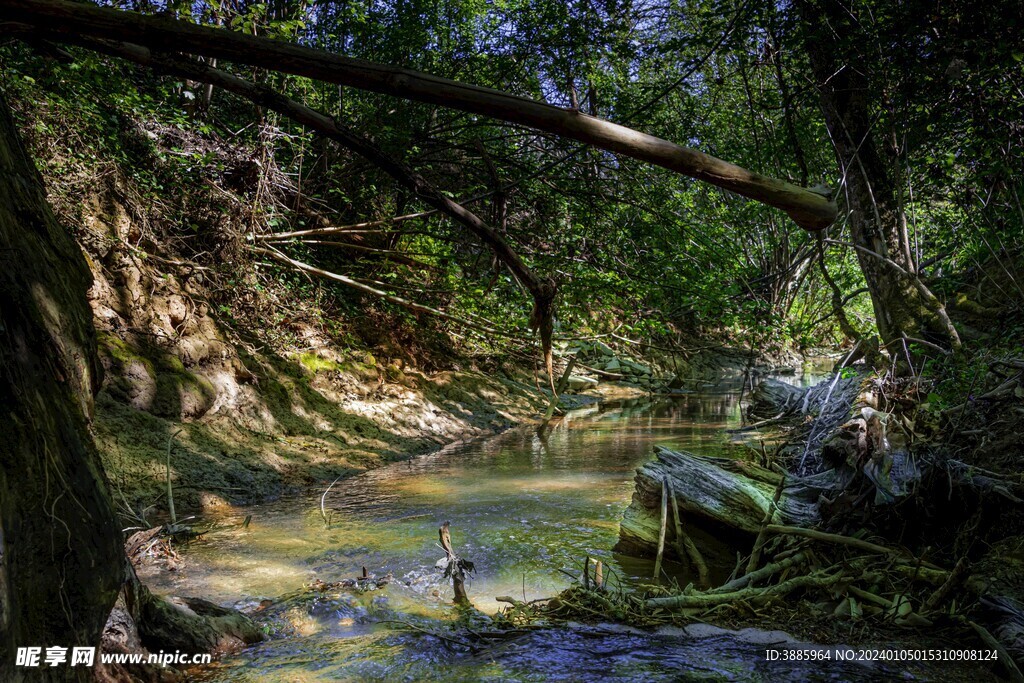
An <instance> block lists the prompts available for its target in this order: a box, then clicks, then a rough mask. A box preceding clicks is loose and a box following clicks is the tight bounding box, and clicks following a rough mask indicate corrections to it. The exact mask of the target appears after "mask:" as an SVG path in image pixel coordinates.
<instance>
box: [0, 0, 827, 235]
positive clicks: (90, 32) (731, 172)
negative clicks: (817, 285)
mask: <svg viewBox="0 0 1024 683" xmlns="http://www.w3.org/2000/svg"><path fill="white" fill-rule="evenodd" d="M0 20H5V21H9V22H14V24H16V25H19V24H20V25H24V26H27V27H31V29H32V30H33V31H34V32H35V33H36V34H37V35H39V36H41V37H46V38H49V39H52V40H59V41H66V42H74V41H75V38H76V37H82V36H89V37H92V38H101V39H106V40H116V41H125V42H130V43H134V44H136V45H141V46H144V47H146V48H148V49H151V50H154V51H157V52H160V53H170V54H176V53H181V52H188V53H192V54H196V55H202V56H205V57H215V58H219V59H226V60H231V61H234V62H237V63H239V64H250V65H253V66H260V67H263V68H266V69H270V70H272V71H280V72H283V73H291V74H295V75H298V76H305V77H307V78H312V79H315V80H320V81H325V82H328V83H337V84H339V85H348V86H352V87H354V88H360V89H362V90H370V91H373V92H379V93H384V94H388V95H394V96H396V97H401V98H404V99H409V100H414V101H417V102H426V103H428V104H437V105H440V106H443V107H450V108H453V109H458V110H460V111H466V112H469V113H473V114H482V115H484V116H490V117H494V118H497V119H499V120H504V121H509V122H512V123H518V124H521V125H524V126H529V127H531V128H535V129H537V130H542V131H545V132H548V133H553V134H555V135H560V136H562V137H567V138H571V139H573V140H578V141H580V142H583V143H586V144H588V145H593V146H595V147H599V148H601V149H605V150H608V151H611V152H615V153H617V154H623V155H625V156H628V157H632V158H634V159H640V160H642V161H646V162H648V163H652V164H656V165H658V166H662V167H664V168H668V169H670V170H673V171H676V172H677V173H682V174H685V175H688V176H691V177H693V178H697V179H698V180H702V181H705V182H708V183H711V184H712V185H716V186H718V187H721V188H724V189H726V190H730V191H732V192H735V193H737V194H741V195H743V196H745V197H750V198H751V199H755V200H757V201H760V202H763V203H765V204H768V205H770V206H774V207H777V208H779V209H782V210H783V211H785V212H786V213H787V214H789V216H790V217H791V218H792V219H793V220H794V221H796V223H797V224H798V225H800V226H801V227H802V228H805V229H807V230H820V229H822V228H825V227H827V226H828V225H830V224H831V223H832V222H833V221H834V220H835V217H836V206H835V204H834V203H832V202H830V201H829V200H828V199H827V198H826V197H825V196H823V195H822V194H820V193H816V192H812V191H810V190H807V189H804V188H801V187H797V186H796V185H793V184H792V183H788V182H786V181H783V180H778V179H775V178H769V177H767V176H763V175H760V174H758V173H753V172H751V171H748V170H746V169H744V168H740V167H739V166H736V165H735V164H730V163H728V162H726V161H722V160H721V159H716V158H715V157H713V156H710V155H707V154H704V153H702V152H698V151H696V150H693V149H688V148H686V147H682V146H680V145H676V144H674V143H671V142H668V141H667V140H662V139H660V138H656V137H654V136H653V135H647V134H645V133H641V132H639V131H636V130H632V129H630V128H627V127H625V126H620V125H618V124H615V123H612V122H611V121H605V120H603V119H599V118H596V117H593V116H588V115H586V114H583V113H582V112H579V111H573V110H569V109H562V108H561V107H555V106H552V105H549V104H545V103H543V102H537V101H536V100H531V99H528V98H525V97H517V96H515V95H509V94H508V93H504V92H501V91H499V90H494V89H492V88H483V87H480V86H475V85H469V84H466V83H459V82H457V81H452V80H448V79H446V78H441V77H438V76H433V75H430V74H425V73H420V72H416V71H411V70H409V69H402V68H398V67H392V66H385V65H382V64H375V63H373V62H367V61H363V60H359V59H352V58H350V57H343V56H341V55H335V54H331V53H329V52H324V51H322V50H315V49H313V48H309V47H305V46H303V45H295V44H290V43H285V42H281V41H276V40H268V39H266V38H259V37H256V36H249V35H244V34H241V33H236V32H234V31H225V30H218V29H214V28H210V27H207V26H198V25H195V24H190V23H188V22H185V21H179V20H176V19H174V18H172V17H169V16H157V17H155V16H145V15H140V14H133V13H130V12H123V11H120V10H114V9H110V8H106V7H95V6H90V5H87V4H82V3H74V2H64V1H63V0H0Z"/></svg>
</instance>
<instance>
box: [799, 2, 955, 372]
mask: <svg viewBox="0 0 1024 683" xmlns="http://www.w3.org/2000/svg"><path fill="white" fill-rule="evenodd" d="M798 6H799V9H800V13H801V18H802V21H803V24H804V31H805V35H804V39H805V44H806V50H807V54H808V57H809V59H810V63H811V69H812V71H813V75H814V78H815V80H816V82H817V84H818V91H819V95H820V99H821V111H822V114H823V116H824V120H825V125H826V126H827V127H828V131H829V135H830V136H831V138H832V143H833V146H834V148H835V154H836V160H837V161H838V162H839V166H840V168H841V169H842V171H843V177H844V183H843V188H844V190H845V193H844V196H845V200H846V208H847V211H848V212H849V225H850V234H851V236H852V238H853V243H854V246H855V248H856V250H857V259H858V261H859V262H860V266H861V270H862V271H863V273H864V279H865V281H866V283H867V286H868V291H869V293H870V295H871V302H872V304H873V307H874V311H875V321H876V324H877V326H878V332H879V335H880V336H881V337H882V339H883V341H884V342H885V344H891V346H890V347H889V351H890V353H897V352H899V351H900V348H899V347H898V346H897V343H901V342H900V340H903V339H905V338H917V339H925V340H927V341H931V342H934V343H937V344H942V345H945V346H949V347H952V348H958V347H959V346H960V340H959V337H958V336H957V333H956V330H955V329H954V328H953V326H952V324H951V323H950V321H949V318H948V316H947V315H946V312H945V309H944V308H943V306H942V304H941V303H940V302H939V301H938V299H936V298H935V296H934V295H933V294H932V293H931V292H930V291H928V289H927V287H925V285H924V284H923V283H922V282H921V280H920V278H919V277H918V276H917V274H916V267H915V264H914V263H913V262H912V261H911V256H910V249H909V248H908V246H907V245H906V244H905V242H906V233H905V231H904V230H902V222H901V212H900V200H899V197H900V194H899V193H900V189H899V187H898V186H897V184H896V182H895V181H894V179H893V175H892V169H891V168H890V164H888V163H887V162H886V160H885V159H884V158H883V156H882V154H881V149H880V147H879V143H878V140H877V135H876V134H875V132H874V131H873V126H874V124H875V121H874V118H873V115H872V102H871V99H870V98H871V92H872V90H871V86H872V84H871V83H870V82H869V79H868V77H867V75H866V74H865V67H864V66H863V65H864V64H865V63H866V59H865V57H864V56H863V55H861V54H859V49H860V47H861V46H862V45H863V44H864V43H863V42H860V41H858V36H859V35H860V34H861V33H862V32H861V31H860V29H859V28H858V24H857V18H856V15H855V13H854V12H852V11H850V10H848V9H847V8H845V7H844V6H843V5H842V4H841V2H840V1H839V0H823V1H816V0H801V2H800V3H799V5H798ZM894 342H895V343H894Z"/></svg>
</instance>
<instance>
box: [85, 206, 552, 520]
mask: <svg viewBox="0 0 1024 683" xmlns="http://www.w3.org/2000/svg"><path fill="white" fill-rule="evenodd" d="M139 220H140V219H139V218H138V216H137V215H135V213H134V212H133V211H132V210H131V208H130V207H128V206H126V205H125V204H123V203H122V202H120V201H119V200H118V199H117V198H116V197H115V196H114V195H113V194H104V195H103V196H102V197H101V198H97V199H94V200H92V201H91V202H90V203H88V204H87V215H86V216H85V219H84V221H83V225H84V228H83V230H82V232H81V234H80V235H79V236H78V237H79V243H80V244H81V246H82V247H83V249H84V250H85V252H86V254H87V256H88V260H89V264H90V268H91V270H92V274H93V278H94V284H93V286H92V288H91V290H90V293H89V298H90V303H91V305H92V310H93V316H94V321H95V324H96V327H97V330H98V342H99V344H98V346H99V349H100V355H101V359H102V361H103V366H104V371H105V372H104V381H103V387H102V390H101V391H100V393H99V395H98V397H97V399H96V419H95V423H94V431H95V437H96V443H97V445H98V447H99V450H100V453H101V454H102V457H103V462H104V466H105V469H106V472H107V474H108V477H109V479H110V482H111V488H112V490H113V495H114V499H115V501H116V502H117V504H118V506H119V508H120V512H122V513H123V514H125V515H127V516H136V517H141V516H143V513H144V512H145V513H146V514H151V510H152V508H154V507H156V508H160V507H163V506H164V505H165V504H166V501H165V498H166V490H167V486H166V479H167V476H168V469H169V471H170V478H171V482H172V485H173V490H174V498H175V504H176V506H177V508H178V509H179V510H182V509H195V508H201V507H209V506H216V505H221V504H226V503H241V502H253V501H256V500H261V499H266V498H269V497H273V496H276V495H279V494H280V493H281V492H282V491H285V490H287V489H289V488H294V487H301V486H303V485H309V484H312V483H314V482H318V481H323V480H330V479H334V478H336V477H339V476H344V475H347V474H352V473H356V472H360V471H363V470H366V469H368V468H371V467H376V466H379V465H381V464H383V463H386V462H389V461H393V460H397V459H402V458H407V457H410V456H411V455H414V454H418V453H424V452H427V451H430V450H433V449H436V448H438V447H439V446H441V445H444V444H447V443H451V442H453V441H458V440H463V439H467V438H472V437H477V436H481V435H484V434H488V433H493V432H495V431H499V430H501V429H504V428H506V427H508V426H510V425H512V424H514V423H517V422H520V421H522V420H524V419H527V418H529V417H530V416H534V415H537V414H538V413H541V412H543V407H544V406H545V405H546V401H547V399H546V398H545V397H544V396H543V395H542V394H541V393H540V392H538V391H536V390H535V389H534V388H533V387H531V386H530V380H529V378H528V377H519V378H518V379H519V380H521V381H512V379H511V378H509V377H506V376H505V375H503V374H502V373H500V372H492V373H488V374H485V373H484V372H481V371H477V370H475V369H472V368H470V369H462V370H449V371H443V372H427V371H426V370H425V369H422V368H419V367H416V357H415V354H414V353H410V352H409V350H408V349H403V348H401V347H396V346H395V344H394V343H388V342H384V343H381V344H380V345H378V347H375V348H370V347H368V346H367V345H365V344H360V343H358V342H357V341H355V342H354V341H351V340H350V342H349V343H348V344H345V343H341V342H339V339H338V337H337V335H335V334H332V333H331V331H330V330H329V329H328V327H329V325H328V324H327V322H325V321H324V320H323V319H322V314H321V313H320V312H318V311H314V310H309V311H306V312H305V313H306V315H301V314H291V315H285V314H279V313H276V312H268V311H267V310H264V309H269V307H267V306H262V307H261V306H259V305H254V306H253V309H254V310H255V313H252V314H251V315H250V316H249V317H247V318H245V319H239V318H238V317H235V316H234V315H233V311H232V309H229V308H228V307H226V306H223V305H215V304H214V303H213V302H214V301H215V300H216V299H215V297H214V296H213V293H212V292H211V288H212V287H213V284H212V283H213V281H214V280H213V278H212V276H210V275H209V274H208V271H209V268H205V267H202V266H199V265H197V264H195V263H192V262H189V261H183V260H176V259H173V258H168V257H166V256H159V255H156V252H158V250H157V247H156V245H153V244H147V243H146V240H145V239H144V238H143V233H142V231H141V230H140V227H139ZM151 252H153V253H151ZM268 296H270V295H268ZM318 316H320V317H319V318H318ZM452 365H453V366H456V367H457V364H456V363H453V364H452ZM168 462H169V465H168Z"/></svg>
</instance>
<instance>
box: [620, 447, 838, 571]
mask: <svg viewBox="0 0 1024 683" xmlns="http://www.w3.org/2000/svg"><path fill="white" fill-rule="evenodd" d="M666 478H668V479H669V480H671V488H672V492H673V494H674V496H675V500H676V504H677V505H678V506H679V510H680V512H681V514H682V516H683V518H684V520H685V522H686V525H685V526H686V530H687V533H691V532H692V533H697V535H698V536H699V537H700V538H699V541H698V544H700V541H704V542H705V543H706V542H707V541H709V540H717V541H718V543H717V544H716V545H717V546H719V547H716V548H712V551H713V552H716V554H718V555H722V554H723V548H721V547H720V546H721V545H722V544H723V543H724V544H725V545H726V546H731V545H733V544H734V543H738V544H741V545H743V548H744V549H745V550H749V549H750V548H749V546H750V541H751V540H752V537H753V535H754V534H756V533H757V532H758V530H759V529H760V527H761V522H762V521H763V520H764V517H765V514H766V513H767V511H768V506H769V505H770V504H771V501H772V497H773V496H774V494H775V489H776V488H778V485H779V481H780V480H781V475H780V474H778V473H776V472H772V471H771V470H767V469H765V468H763V467H760V466H758V465H755V464H753V463H750V462H746V461H743V460H735V459H729V458H704V457H701V456H698V455H694V454H692V453H686V452H684V451H682V452H681V451H672V450H669V449H667V448H663V447H660V446H656V447H655V459H654V460H652V461H651V462H649V463H647V464H646V465H644V466H643V467H641V468H640V469H639V470H637V474H636V478H635V481H636V489H635V491H634V492H633V500H632V502H631V503H630V505H629V507H628V508H627V509H626V512H625V514H624V516H623V519H622V524H621V526H620V530H619V542H618V544H617V545H616V550H619V551H621V552H626V553H630V554H636V555H650V554H652V550H653V548H656V547H657V542H658V533H659V530H660V528H661V488H662V485H663V484H662V482H664V481H665V480H666ZM822 486H825V484H823V485H822ZM820 491H821V487H814V486H808V485H807V482H806V481H805V480H801V481H798V482H795V483H794V484H793V485H790V486H786V487H785V488H783V491H782V496H781V498H780V499H779V509H778V512H777V513H776V515H775V521H776V523H779V524H788V525H793V526H810V525H812V524H814V523H816V522H817V521H818V511H817V505H816V503H817V497H818V494H819V493H820ZM669 530H670V531H671V530H672V526H671V525H669ZM708 536H710V537H711V538H710V539H709V538H708ZM673 537H674V532H673V533H671V534H670V536H669V540H670V541H672V542H670V543H668V544H666V548H667V550H666V552H667V553H668V554H670V555H674V556H676V557H678V553H677V552H676V551H675V550H674V548H675V546H676V544H675V543H674V538H673ZM706 548H707V546H706V545H702V547H701V551H702V552H703V551H704V550H705V549H706ZM725 554H726V555H727V556H728V555H732V553H731V552H728V553H725ZM731 561H735V556H734V555H733V556H732V558H731ZM712 562H713V560H712Z"/></svg>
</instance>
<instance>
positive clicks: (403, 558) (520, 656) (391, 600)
mask: <svg viewBox="0 0 1024 683" xmlns="http://www.w3.org/2000/svg"><path fill="white" fill-rule="evenodd" d="M739 389H740V386H739V385H738V384H731V385H724V386H719V387H709V388H705V390H703V391H702V392H701V393H694V394H687V395H681V396H676V397H673V398H670V399H663V400H658V401H656V402H653V403H652V402H651V401H648V400H636V401H624V402H621V403H617V404H613V405H605V406H602V407H600V408H597V407H590V408H588V409H585V410H583V411H577V412H574V413H570V414H569V415H567V416H566V417H564V418H563V419H561V420H558V421H556V422H554V423H552V425H551V429H550V431H549V432H548V433H546V435H544V437H543V438H542V437H541V436H539V435H538V433H537V431H536V429H535V428H532V427H523V428H517V429H513V430H510V431H508V432H506V433H504V434H501V435H499V436H496V437H494V438H490V439H487V440H484V441H479V442H475V443H471V444H467V445H461V446H457V447H453V448H449V449H446V450H444V451H442V452H440V453H437V454H435V455H432V456H427V457H420V458H415V459H413V460H410V461H408V462H405V463H399V464H396V465H393V466H390V467H386V468H382V469H379V470H374V471H371V472H367V473H365V474H363V475H360V476H358V477H354V478H352V479H349V480H346V481H342V482H338V483H337V485H336V486H334V488H333V489H332V490H331V492H330V494H329V495H328V496H327V498H326V499H325V501H324V503H325V508H326V509H327V511H328V514H329V520H330V524H329V526H328V525H325V524H324V521H323V519H322V518H321V512H320V492H310V493H309V494H307V495H300V496H292V497H289V498H287V499H282V500H279V501H277V502H274V503H270V504H265V505H259V506H251V507H247V508H236V509H232V510H231V511H230V512H228V513H225V515H224V517H223V519H221V520H220V521H221V522H223V523H230V522H232V521H241V520H242V519H244V518H245V516H246V515H250V514H251V515H252V522H251V523H250V524H249V525H248V527H246V528H241V527H239V528H234V529H229V530H224V531H220V532H216V533H212V534H210V535H208V536H207V537H206V539H205V540H203V541H201V542H198V543H195V544H194V545H193V546H192V547H191V548H189V549H188V551H187V553H186V562H185V564H184V567H183V568H181V569H180V570H179V571H177V572H174V573H163V574H158V575H155V576H145V577H144V578H145V580H146V581H147V582H148V583H150V585H152V586H153V587H154V588H155V589H156V590H158V591H162V592H167V593H177V594H187V595H199V596H202V597H206V598H208V599H212V600H215V601H219V602H221V603H226V604H232V603H233V604H240V605H243V606H244V605H253V604H256V603H258V602H259V601H260V600H262V599H265V598H271V599H276V598H278V597H280V596H282V595H284V594H288V593H290V592H293V591H298V590H299V589H301V588H302V586H303V585H304V584H309V583H311V582H312V581H314V580H315V579H319V580H322V581H325V582H332V581H338V580H340V579H343V578H351V577H355V576H357V575H359V574H360V573H361V571H362V568H363V567H366V568H367V569H368V571H369V572H371V573H372V574H376V575H378V576H382V575H385V574H388V573H391V574H393V575H394V577H395V579H396V580H395V581H394V582H392V583H391V584H390V585H389V586H387V588H386V589H384V590H382V591H377V592H373V593H368V594H366V595H363V596H358V597H354V596H340V597H339V596H337V595H335V596H330V597H324V598H323V599H322V600H321V599H317V600H316V601H314V603H313V604H311V605H306V606H303V607H301V608H289V609H287V610H283V609H282V610H281V611H280V613H275V614H274V619H275V624H277V626H276V628H283V629H284V632H287V633H289V634H290V636H289V637H287V638H281V639H275V640H272V641H270V642H268V643H265V644H263V645H260V646H258V647H257V648H255V649H254V650H252V651H249V652H246V653H244V654H243V655H242V656H240V657H237V658H234V659H231V660H229V661H227V662H225V663H224V664H222V665H219V666H218V667H216V668H214V669H211V670H210V671H207V672H206V673H204V674H203V676H204V677H206V678H208V679H209V680H234V681H249V680H257V679H258V680H261V681H263V680H280V681H286V680H287V681H305V680H309V681H314V680H315V681H320V680H394V679H396V678H397V679H409V680H414V679H415V680H418V679H423V678H431V677H435V676H432V675H431V674H432V673H438V672H437V671H436V670H435V667H443V673H444V674H445V675H443V676H440V675H438V676H436V677H437V678H441V679H444V680H459V679H471V680H507V679H517V680H518V679H520V678H522V679H526V680H536V679H538V678H540V679H544V680H578V679H579V678H580V677H581V676H583V677H586V676H584V673H585V672H586V671H590V673H589V674H587V675H588V676H598V677H601V678H604V679H607V678H609V677H611V678H616V679H619V680H679V676H683V674H684V673H685V672H691V673H692V674H693V676H697V677H700V676H711V679H712V680H759V678H757V677H755V678H750V676H751V675H753V674H754V673H755V672H756V667H754V663H755V662H757V661H760V660H759V659H758V657H757V656H756V655H755V653H754V650H755V649H756V648H753V647H752V646H744V647H746V649H747V650H750V652H746V650H743V651H742V652H741V651H740V650H737V649H736V648H735V647H734V648H733V650H728V649H726V650H723V651H722V652H720V653H719V655H718V658H717V659H710V660H709V659H707V658H703V657H702V656H700V655H697V654H696V653H695V652H693V651H691V650H688V649H686V648H684V647H681V646H680V644H679V642H678V638H676V639H675V640H673V641H672V644H671V647H670V646H668V645H664V644H661V645H660V644H659V643H663V641H664V637H661V636H659V637H655V636H652V635H650V634H635V633H633V634H628V635H625V634H612V635H610V634H607V633H605V634H604V635H600V634H595V633H596V632H584V631H583V630H577V631H573V632H568V631H558V632H549V633H548V635H545V634H544V633H540V634H534V635H531V636H530V639H529V640H528V641H523V642H520V643H518V644H514V645H511V646H509V648H507V649H505V650H503V651H502V652H501V653H500V654H492V656H491V657H490V659H482V658H480V657H470V656H468V655H465V653H463V654H462V655H457V654H456V653H453V652H452V651H450V650H449V649H448V648H446V647H445V646H444V645H443V644H439V642H438V641H436V640H434V639H431V638H425V637H413V636H410V635H408V634H406V633H399V632H396V631H395V630H394V629H393V628H391V627H389V626H388V625H387V624H386V622H389V621H393V620H398V619H401V620H409V619H429V620H436V619H447V618H450V617H451V615H452V610H453V608H452V607H451V598H452V596H451V587H450V585H446V582H444V581H443V579H442V577H441V573H440V572H439V571H438V570H437V569H436V568H435V566H434V565H435V562H436V561H437V560H438V559H439V558H440V557H442V556H443V552H442V551H441V549H440V548H439V547H438V546H437V542H436V539H437V528H438V526H439V524H440V523H441V522H442V521H445V520H450V521H451V525H452V536H453V541H454V545H455V549H456V551H457V552H458V553H459V554H460V555H462V556H463V557H465V558H467V559H469V560H472V561H473V562H474V563H475V564H476V569H477V574H476V575H475V577H474V578H472V579H471V580H470V582H469V583H468V585H467V588H468V591H469V595H470V597H471V598H472V600H473V603H474V605H475V606H476V607H478V608H479V609H481V610H483V611H484V612H495V611H497V609H498V608H499V604H498V603H497V602H496V601H495V600H494V598H495V597H496V596H502V595H513V596H516V597H517V598H523V599H527V600H530V599H534V598H541V597H547V596H550V595H553V594H555V593H557V592H559V591H560V590H562V589H563V588H564V587H565V586H566V585H567V583H568V581H569V578H568V577H567V576H566V572H568V573H569V574H572V575H575V574H579V573H580V565H581V562H582V560H583V558H585V557H587V556H589V557H594V558H597V559H601V560H602V561H603V562H604V564H605V566H606V567H608V568H609V572H611V573H612V574H613V577H614V578H613V580H615V579H618V580H621V581H627V582H628V581H632V580H634V579H637V578H641V577H642V578H646V577H648V576H650V574H651V563H650V562H648V561H645V560H636V559H628V558H621V557H618V556H615V555H613V554H612V553H611V551H610V548H611V547H612V546H613V545H614V544H615V542H616V540H617V537H618V522H619V519H620V517H621V515H622V511H623V509H624V508H625V507H626V505H627V504H628V502H629V499H630V496H631V493H632V487H633V484H632V478H633V474H634V471H635V469H636V468H637V467H638V466H639V465H640V464H642V463H643V462H645V461H646V460H648V459H649V458H650V457H651V451H652V447H653V445H654V444H663V445H666V446H669V447H671V448H679V449H686V450H692V451H696V452H701V453H709V454H711V453H714V454H721V453H725V452H728V451H729V450H730V449H732V448H734V447H733V446H731V445H730V444H729V441H728V439H727V437H726V435H725V434H724V430H725V429H727V428H732V427H736V426H739V425H740V400H739V396H740V392H739ZM282 625H283V626H282ZM659 638H661V640H659ZM665 642H667V641H665ZM734 645H735V643H734ZM517 648H519V649H517ZM741 649H742V648H741ZM758 653H760V651H759V650H758ZM584 660H585V661H588V662H590V661H592V662H594V663H593V665H592V666H591V665H589V664H587V665H583V664H581V662H583V661H584ZM588 667H589V668H588ZM614 672H618V673H614ZM740 673H743V676H740ZM684 678H685V676H684ZM764 678H765V679H770V678H771V676H767V675H766V676H765V677H764Z"/></svg>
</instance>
